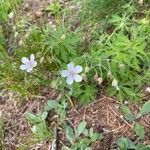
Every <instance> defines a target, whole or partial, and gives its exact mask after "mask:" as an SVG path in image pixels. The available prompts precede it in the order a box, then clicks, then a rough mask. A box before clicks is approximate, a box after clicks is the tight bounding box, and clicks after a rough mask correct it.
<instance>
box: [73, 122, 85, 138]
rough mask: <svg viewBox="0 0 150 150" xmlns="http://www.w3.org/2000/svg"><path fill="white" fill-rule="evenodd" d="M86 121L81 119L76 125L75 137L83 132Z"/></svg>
mask: <svg viewBox="0 0 150 150" xmlns="http://www.w3.org/2000/svg"><path fill="white" fill-rule="evenodd" d="M86 125H87V123H86V121H82V122H81V123H80V124H79V125H78V126H77V129H76V137H79V136H80V134H81V133H83V131H84V130H85V128H86Z"/></svg>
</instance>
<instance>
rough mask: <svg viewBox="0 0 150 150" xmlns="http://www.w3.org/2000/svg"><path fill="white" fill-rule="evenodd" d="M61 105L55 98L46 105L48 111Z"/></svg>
mask: <svg viewBox="0 0 150 150" xmlns="http://www.w3.org/2000/svg"><path fill="white" fill-rule="evenodd" d="M58 106H59V103H58V102H57V101H55V100H50V101H48V102H47V105H46V106H45V110H46V111H51V110H52V109H55V108H57V107H58Z"/></svg>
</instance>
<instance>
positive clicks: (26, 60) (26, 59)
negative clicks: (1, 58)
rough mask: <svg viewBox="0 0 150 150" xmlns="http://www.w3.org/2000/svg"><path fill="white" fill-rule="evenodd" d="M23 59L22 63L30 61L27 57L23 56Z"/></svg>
mask: <svg viewBox="0 0 150 150" xmlns="http://www.w3.org/2000/svg"><path fill="white" fill-rule="evenodd" d="M21 61H22V63H24V64H27V63H28V62H29V59H28V58H26V57H22V59H21Z"/></svg>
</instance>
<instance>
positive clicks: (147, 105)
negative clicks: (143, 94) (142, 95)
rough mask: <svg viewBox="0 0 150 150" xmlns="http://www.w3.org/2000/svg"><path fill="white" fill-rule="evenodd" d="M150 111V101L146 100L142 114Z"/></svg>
mask: <svg viewBox="0 0 150 150" xmlns="http://www.w3.org/2000/svg"><path fill="white" fill-rule="evenodd" d="M149 113H150V101H148V102H146V103H145V104H144V105H143V107H142V108H141V111H140V114H142V115H145V114H149Z"/></svg>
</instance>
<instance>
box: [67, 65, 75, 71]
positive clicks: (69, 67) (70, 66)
mask: <svg viewBox="0 0 150 150" xmlns="http://www.w3.org/2000/svg"><path fill="white" fill-rule="evenodd" d="M67 69H68V70H69V71H73V70H74V63H70V64H68V65H67Z"/></svg>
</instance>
